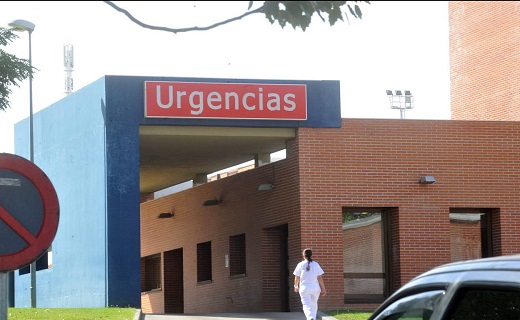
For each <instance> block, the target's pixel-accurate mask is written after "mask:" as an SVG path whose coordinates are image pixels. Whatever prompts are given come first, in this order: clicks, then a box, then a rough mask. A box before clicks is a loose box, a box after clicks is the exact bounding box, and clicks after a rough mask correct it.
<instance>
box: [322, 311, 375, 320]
mask: <svg viewBox="0 0 520 320" xmlns="http://www.w3.org/2000/svg"><path fill="white" fill-rule="evenodd" d="M325 313H326V314H328V315H329V316H333V317H334V318H336V319H338V320H367V319H368V317H370V315H371V314H372V312H367V311H348V310H330V311H325Z"/></svg>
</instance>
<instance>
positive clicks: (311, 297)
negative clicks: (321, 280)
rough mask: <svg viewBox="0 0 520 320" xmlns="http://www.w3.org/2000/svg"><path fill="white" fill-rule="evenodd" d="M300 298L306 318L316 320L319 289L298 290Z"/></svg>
mask: <svg viewBox="0 0 520 320" xmlns="http://www.w3.org/2000/svg"><path fill="white" fill-rule="evenodd" d="M300 298H301V300H302V306H303V313H304V314H305V317H306V318H307V320H311V319H313V320H316V313H318V299H319V298H320V290H317V291H315V290H305V291H304V292H300Z"/></svg>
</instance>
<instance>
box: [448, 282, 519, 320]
mask: <svg viewBox="0 0 520 320" xmlns="http://www.w3.org/2000/svg"><path fill="white" fill-rule="evenodd" d="M452 301H454V302H456V303H457V304H456V305H455V306H454V307H453V308H451V310H452V311H453V312H452V314H451V315H450V316H449V317H448V318H447V319H453V320H466V319H520V291H518V290H514V291H513V289H507V288H503V289H497V288H466V289H462V290H461V293H459V294H457V296H456V297H454V298H453V299H452Z"/></svg>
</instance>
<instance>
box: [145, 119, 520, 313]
mask: <svg viewBox="0 0 520 320" xmlns="http://www.w3.org/2000/svg"><path fill="white" fill-rule="evenodd" d="M519 133H520V123H518V122H479V121H451V120H450V121H429V120H406V121H402V120H366V119H342V125H341V127H340V128H329V129H324V128H299V129H298V133H297V135H296V137H295V138H294V139H292V140H291V141H289V142H288V149H287V158H286V159H284V160H280V161H278V162H274V163H271V164H268V165H264V166H262V167H258V168H254V169H252V170H248V171H245V172H242V173H239V174H235V175H232V176H229V177H226V178H224V179H220V180H217V181H212V182H209V183H207V184H205V185H200V186H197V187H195V188H192V189H189V190H185V191H182V192H178V193H174V194H171V195H169V196H165V197H162V198H159V199H156V200H152V201H148V202H143V203H142V204H141V243H142V247H141V256H142V266H144V267H143V268H142V273H143V276H142V279H143V281H144V282H143V287H146V285H147V284H146V283H145V282H146V279H147V276H146V275H147V273H148V272H150V270H154V268H156V269H155V270H156V271H160V270H163V273H162V274H161V273H159V274H158V275H157V276H158V277H159V278H155V279H156V280H155V281H156V282H157V283H158V285H157V284H156V286H157V288H153V289H150V290H149V291H146V290H145V292H143V295H142V308H143V311H145V312H153V313H162V312H167V313H170V312H186V313H204V312H233V311H241V312H248V311H249V312H259V311H288V310H292V311H294V310H299V308H301V306H300V301H299V297H298V295H297V294H294V292H292V290H291V285H292V282H291V280H292V275H291V272H292V268H293V267H294V266H295V265H296V263H297V262H298V261H299V259H300V252H301V248H302V247H307V246H309V247H312V248H313V249H314V250H315V259H316V260H317V261H319V262H320V264H322V266H323V267H324V270H325V272H326V275H325V278H324V279H325V282H326V283H327V290H328V295H327V296H326V297H324V298H322V299H320V308H322V309H324V310H326V309H336V308H338V309H369V310H370V309H371V308H373V307H374V305H375V304H376V303H377V302H378V301H380V300H381V299H383V298H384V297H385V296H387V295H388V293H389V292H392V291H394V290H396V289H397V288H398V287H400V286H401V285H402V284H404V283H405V282H407V281H408V280H410V278H412V277H414V276H415V275H417V274H419V273H421V272H423V271H425V270H427V269H429V268H431V267H433V266H436V265H438V264H441V263H445V262H450V261H457V260H464V259H470V258H476V257H482V256H492V255H504V254H511V253H518V252H519V250H518V248H519V247H520V246H519V245H520V240H518V237H517V231H516V229H517V227H518V225H519V224H520V215H519V213H520V206H519V204H518V201H517V199H518V197H519V196H520V188H519V187H518V185H517V183H516V180H517V179H518V178H520V170H519V169H520V162H519V161H517V159H520V140H519V139H518V134H519ZM423 176H433V177H434V178H435V180H436V181H435V182H434V183H433V184H421V183H420V179H421V177H423ZM263 183H272V184H273V185H274V186H275V187H274V189H272V190H269V191H258V190H257V186H258V185H260V184H263ZM214 197H216V198H219V199H221V200H222V202H221V203H220V204H219V205H216V206H210V207H203V206H202V205H201V204H202V203H203V202H204V200H205V199H212V198H214ZM163 211H171V212H173V213H174V216H173V217H172V218H171V219H164V220H163V219H157V213H158V212H163ZM236 236H242V237H243V239H242V241H244V242H243V243H241V244H242V245H243V247H241V248H242V249H241V250H242V251H240V255H239V256H240V259H239V260H238V261H235V262H233V253H232V252H233V249H232V248H233V244H234V242H235V241H236V238H234V237H236ZM200 245H207V246H208V247H209V248H210V251H211V259H209V260H204V259H205V258H204V257H203V255H200V252H199V246H200ZM181 253H182V255H181ZM175 254H178V256H177V257H179V256H182V261H183V264H182V265H183V267H180V266H179V265H177V266H172V265H170V264H169V263H168V261H169V259H168V257H170V256H171V255H175ZM283 257H286V259H284V258H283ZM153 259H158V260H156V261H160V263H159V265H158V266H157V265H156V266H153V265H147V263H148V261H149V260H153ZM201 259H202V260H204V261H206V263H207V264H208V265H207V267H209V268H210V269H211V276H210V278H209V279H205V280H204V281H199V280H201V279H199V278H198V277H199V275H198V272H197V270H199V268H201V266H200V265H199V263H201ZM227 261H229V264H228V262H227ZM234 263H236V264H238V266H240V267H241V269H240V270H241V271H240V272H241V273H239V274H233V268H234V267H237V266H236V265H235V266H234ZM242 264H244V265H242ZM147 266H149V268H148V267H147ZM160 266H162V269H161V268H160ZM242 267H243V268H242ZM168 274H177V275H179V278H177V280H176V281H174V284H171V283H168V281H169V280H168V278H169V276H168ZM180 275H183V277H181V276H180ZM170 280H171V279H170ZM180 282H182V284H183V285H182V286H181V288H182V289H179V286H176V285H178V284H179V283H180ZM181 293H182V297H183V300H182V305H180V304H177V305H176V304H175V303H174V302H173V301H176V302H177V303H179V300H178V299H177V300H175V298H174V295H175V294H181Z"/></svg>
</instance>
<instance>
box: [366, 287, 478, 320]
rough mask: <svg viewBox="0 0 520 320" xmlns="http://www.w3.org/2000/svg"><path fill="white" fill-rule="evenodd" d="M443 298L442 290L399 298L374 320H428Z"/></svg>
mask: <svg viewBox="0 0 520 320" xmlns="http://www.w3.org/2000/svg"><path fill="white" fill-rule="evenodd" d="M443 296H444V290H433V291H427V292H421V293H418V294H414V295H411V296H407V297H404V298H401V299H399V300H397V301H396V302H394V303H392V304H391V305H389V306H388V307H387V308H385V310H383V311H382V312H380V313H379V315H378V316H377V317H376V318H375V320H383V319H384V320H397V319H413V320H428V319H430V317H431V315H432V312H433V310H434V309H435V307H436V306H437V304H438V302H439V301H440V300H441V298H442V297H443ZM467 319H470V318H467ZM472 319H480V318H472Z"/></svg>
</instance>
